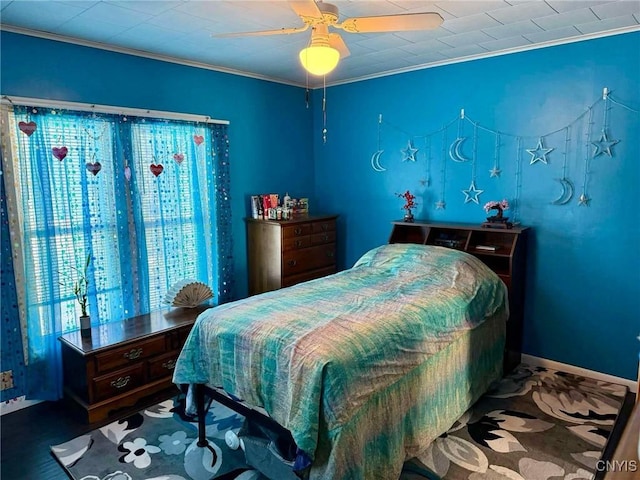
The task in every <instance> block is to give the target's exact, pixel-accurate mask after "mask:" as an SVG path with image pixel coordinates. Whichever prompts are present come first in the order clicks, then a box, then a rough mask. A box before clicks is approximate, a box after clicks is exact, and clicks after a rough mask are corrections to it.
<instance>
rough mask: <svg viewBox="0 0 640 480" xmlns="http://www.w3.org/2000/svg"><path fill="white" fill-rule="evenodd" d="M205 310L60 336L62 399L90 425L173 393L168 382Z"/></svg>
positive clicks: (144, 317) (174, 312)
mask: <svg viewBox="0 0 640 480" xmlns="http://www.w3.org/2000/svg"><path fill="white" fill-rule="evenodd" d="M206 308H208V307H207V306H200V307H196V308H176V309H170V310H169V309H166V310H160V311H157V312H152V313H150V314H146V315H140V316H137V317H133V318H130V319H127V320H124V321H121V322H114V323H109V324H106V325H101V326H99V327H93V328H92V329H91V336H90V337H86V338H85V337H83V336H82V335H81V334H80V331H75V332H70V333H67V334H64V335H62V336H61V337H60V338H59V340H60V342H61V345H62V362H63V373H64V394H65V398H66V399H67V400H70V401H71V402H72V403H73V404H75V405H79V406H80V407H81V409H82V411H83V412H84V413H85V415H84V417H85V420H87V421H88V422H89V423H95V422H100V421H103V420H107V419H110V418H115V417H116V416H120V415H122V414H124V413H126V412H129V411H135V410H137V409H139V408H140V407H142V406H145V405H144V404H145V403H146V404H147V405H148V404H151V403H153V402H154V401H156V400H157V399H158V398H159V397H160V396H163V395H164V396H165V398H166V396H169V395H170V394H171V393H177V388H176V386H175V385H174V384H173V382H172V376H173V369H174V368H175V364H176V360H177V358H178V355H179V354H180V350H181V349H182V346H183V345H184V342H185V340H186V338H187V335H188V334H189V332H190V331H191V327H192V326H193V323H194V322H195V320H196V318H197V316H198V315H199V314H200V313H202V312H203V311H204V310H205V309H206Z"/></svg>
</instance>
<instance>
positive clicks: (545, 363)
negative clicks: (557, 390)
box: [522, 353, 638, 392]
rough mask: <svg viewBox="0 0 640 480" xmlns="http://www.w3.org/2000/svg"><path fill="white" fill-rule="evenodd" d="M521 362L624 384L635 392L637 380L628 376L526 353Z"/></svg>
mask: <svg viewBox="0 0 640 480" xmlns="http://www.w3.org/2000/svg"><path fill="white" fill-rule="evenodd" d="M522 363H526V364H527V365H531V366H532V367H545V368H549V369H551V370H560V371H562V372H567V373H573V374H575V375H582V376H583V377H589V378H594V379H596V380H602V381H603V382H609V383H617V384H618V385H625V386H627V387H629V389H630V390H631V391H632V392H636V391H637V388H638V382H636V381H633V380H629V379H628V378H622V377H616V376H614V375H609V374H607V373H600V372H596V371H594V370H588V369H586V368H582V367H576V366H575V365H569V364H568V363H561V362H556V361H554V360H547V359H546V358H540V357H534V356H533V355H527V354H526V353H523V354H522Z"/></svg>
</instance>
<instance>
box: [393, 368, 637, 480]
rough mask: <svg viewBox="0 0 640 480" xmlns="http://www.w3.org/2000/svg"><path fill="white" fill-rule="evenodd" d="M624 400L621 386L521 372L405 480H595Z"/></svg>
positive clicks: (565, 375)
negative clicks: (426, 479)
mask: <svg viewBox="0 0 640 480" xmlns="http://www.w3.org/2000/svg"><path fill="white" fill-rule="evenodd" d="M626 393H627V387H626V386H623V385H617V384H612V383H607V382H603V381H599V380H593V379H590V378H585V377H581V376H576V375H572V374H568V373H564V372H561V371H556V370H549V369H545V368H534V367H529V366H526V365H520V366H519V367H518V368H517V369H516V370H514V371H513V372H512V373H511V374H510V375H508V376H507V377H505V378H504V379H502V380H501V381H500V382H499V383H497V384H496V385H495V386H494V388H492V389H491V390H490V391H489V392H487V393H486V394H485V395H484V396H483V397H482V398H481V399H480V400H479V401H478V402H476V404H475V405H474V406H473V407H472V408H471V409H469V410H468V411H467V412H466V413H465V414H464V415H463V416H462V418H460V419H459V420H458V421H457V422H456V423H455V424H454V425H453V426H452V427H451V428H450V429H449V431H448V432H446V433H445V434H443V435H441V436H440V437H438V438H437V439H436V440H435V441H434V442H433V443H432V444H431V445H430V446H429V448H428V449H427V451H426V452H425V453H424V454H423V455H421V456H420V458H419V459H414V460H411V461H410V462H409V463H408V464H407V465H406V466H405V467H406V470H407V472H408V473H407V475H406V477H405V478H406V479H407V480H410V479H411V480H414V479H423V478H425V476H426V475H425V473H426V472H435V473H436V474H437V476H436V475H432V476H430V478H444V479H452V480H462V479H465V480H507V479H509V480H547V479H565V480H581V479H592V478H593V477H594V475H595V473H596V466H597V463H598V460H599V459H600V457H601V455H602V452H603V450H604V447H605V444H606V442H607V439H608V437H609V434H610V433H611V430H612V429H613V425H614V423H615V420H616V418H617V415H618V413H619V411H620V409H621V408H622V404H623V403H624V397H625V395H626ZM425 471H426V472H425ZM409 472H418V474H412V473H409ZM419 473H422V475H420V474H419Z"/></svg>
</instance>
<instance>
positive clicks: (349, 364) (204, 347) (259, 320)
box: [173, 244, 508, 480]
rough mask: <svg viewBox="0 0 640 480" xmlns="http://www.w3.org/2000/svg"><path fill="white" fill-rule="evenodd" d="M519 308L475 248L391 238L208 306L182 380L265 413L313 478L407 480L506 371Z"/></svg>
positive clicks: (181, 363)
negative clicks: (408, 464) (327, 266)
mask: <svg viewBox="0 0 640 480" xmlns="http://www.w3.org/2000/svg"><path fill="white" fill-rule="evenodd" d="M507 317H508V302H507V291H506V287H505V285H504V283H503V282H502V281H501V280H500V279H499V278H498V276H497V275H496V274H495V273H494V272H492V271H491V270H490V269H489V268H488V267H487V266H486V265H484V264H483V263H482V262H481V261H480V260H478V259H477V258H475V257H473V256H472V255H469V254H467V253H465V252H460V251H457V250H452V249H448V248H444V247H438V246H429V245H414V244H390V245H383V246H380V247H377V248H374V249H372V250H370V251H369V252H367V253H365V254H364V255H363V256H362V257H361V258H360V259H359V260H358V261H357V262H356V264H355V265H354V266H353V267H352V268H351V269H348V270H345V271H342V272H339V273H336V274H334V275H330V276H328V277H324V278H321V279H317V280H312V281H309V282H305V283H301V284H298V285H295V286H292V287H289V288H285V289H281V290H276V291H273V292H268V293H264V294H260V295H256V296H253V297H249V298H246V299H243V300H239V301H235V302H232V303H228V304H224V305H220V306H217V307H215V308H212V309H209V310H207V311H205V312H204V313H202V314H201V315H200V316H199V317H198V319H197V321H196V323H195V325H194V327H193V329H192V331H191V333H190V335H189V337H188V339H187V341H186V343H185V345H184V347H183V350H182V352H181V354H180V356H179V358H178V361H177V364H176V368H175V371H174V377H173V381H174V383H176V384H178V385H181V386H184V385H190V386H194V385H200V386H207V387H208V388H211V389H214V390H217V391H223V392H226V394H228V396H229V397H231V398H233V399H234V400H241V401H242V403H243V404H246V405H251V406H255V407H258V408H260V409H263V412H264V413H265V414H266V415H267V416H268V417H269V418H270V419H272V420H273V421H275V422H277V424H278V425H280V426H282V427H283V428H284V429H286V430H287V431H289V432H290V433H291V436H292V438H293V440H295V444H296V446H297V449H298V455H299V458H298V459H297V461H296V465H297V467H296V468H300V469H301V470H302V469H304V472H305V476H308V477H309V478H310V479H312V480H313V479H332V480H340V479H345V480H346V479H349V480H356V479H384V480H389V479H395V478H398V477H399V475H400V472H401V470H402V465H403V463H404V461H405V460H406V459H409V458H412V457H416V456H419V454H420V453H422V452H423V451H424V450H425V449H426V447H427V446H428V445H429V443H431V442H432V441H433V440H434V439H435V438H436V437H437V436H439V435H440V434H442V433H443V432H445V431H446V430H447V429H448V428H449V427H450V426H451V425H452V424H453V423H454V422H455V420H457V419H458V418H459V417H460V416H461V415H462V414H463V413H464V412H465V411H466V410H467V409H468V408H469V407H470V406H471V405H472V404H473V403H474V402H475V401H476V400H477V399H478V398H479V397H480V396H481V395H482V394H483V393H484V392H485V391H486V390H487V389H488V387H489V385H490V384H491V383H492V382H493V381H495V380H497V379H499V378H500V376H501V374H502V359H503V350H504V341H505V323H506V320H507ZM200 403H201V402H200ZM202 408H203V407H202V405H200V409H201V411H202ZM201 430H202V428H201ZM305 467H306V468H305Z"/></svg>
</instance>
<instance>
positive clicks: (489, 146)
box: [314, 33, 640, 379]
mask: <svg viewBox="0 0 640 480" xmlns="http://www.w3.org/2000/svg"><path fill="white" fill-rule="evenodd" d="M603 87H608V89H609V90H610V91H612V94H611V98H615V99H617V100H619V101H621V102H623V103H624V104H626V105H627V106H630V107H631V108H633V109H634V110H635V111H636V112H635V113H634V112H631V111H629V110H628V109H625V108H623V107H620V106H617V105H614V104H611V103H610V104H609V106H610V107H611V108H610V109H609V117H608V127H609V128H608V132H607V133H608V136H609V139H616V140H620V142H619V143H617V144H616V145H614V146H613V147H612V152H613V157H608V156H606V155H599V156H597V157H596V158H594V159H592V160H590V173H589V175H588V183H587V192H588V196H589V197H591V198H592V201H591V203H590V205H589V206H578V202H577V198H578V196H579V195H580V194H581V193H582V186H583V181H584V166H585V159H586V158H588V157H590V156H591V155H592V154H593V146H592V145H591V146H589V147H588V148H587V146H586V140H587V137H586V128H585V127H584V124H585V123H586V118H587V117H588V116H587V115H585V116H584V118H583V120H584V121H583V122H578V123H575V124H573V122H574V120H576V119H577V118H578V117H580V116H581V115H583V114H584V113H585V112H587V110H588V107H589V106H591V105H592V104H593V103H594V102H596V101H597V100H598V99H599V98H602V93H603ZM314 95H315V96H314V101H315V102H316V104H317V105H319V104H320V103H319V102H320V99H321V95H322V92H320V91H316V92H314ZM603 104H604V102H599V103H598V104H597V105H595V106H594V108H593V113H594V115H593V119H592V122H593V126H592V132H593V133H592V135H591V140H592V141H596V140H599V138H600V131H601V129H602V124H603V121H604V116H603V113H604V110H603ZM327 106H328V107H327V108H328V119H327V129H328V135H329V140H328V142H327V143H326V144H323V143H322V141H321V138H320V137H319V135H318V132H319V131H320V130H321V117H320V115H319V114H318V112H316V114H315V126H314V130H315V132H314V133H315V135H314V138H315V176H316V192H317V193H318V194H319V196H320V194H321V199H322V202H323V203H324V204H325V205H326V210H329V211H336V212H339V213H340V214H341V217H340V237H341V244H340V252H339V253H340V255H339V258H340V259H341V261H342V264H343V266H350V265H352V264H353V263H354V262H355V261H356V260H357V259H358V257H359V256H360V255H361V254H362V253H364V252H365V251H366V250H367V249H369V248H371V247H374V246H376V245H379V244H381V243H384V242H386V241H387V240H388V236H389V233H390V223H389V222H390V221H392V220H395V219H399V218H401V216H402V212H401V210H400V207H401V205H402V202H401V200H400V199H398V198H396V197H395V196H394V194H395V193H396V192H404V191H405V190H407V189H410V190H411V191H412V192H413V193H415V194H416V195H417V197H418V199H417V201H418V203H419V204H420V206H419V207H418V209H417V212H414V213H416V218H419V219H427V220H434V221H455V222H470V223H474V224H480V223H481V222H482V221H483V220H484V218H485V217H486V215H485V212H484V210H483V209H482V206H483V205H484V203H485V202H487V201H489V200H500V199H502V198H507V199H509V200H511V201H513V200H514V199H515V198H516V191H517V187H518V184H520V188H519V191H520V193H519V195H518V197H519V198H518V200H519V201H518V202H517V203H518V205H519V220H520V221H521V223H522V224H523V225H527V226H530V227H532V229H531V234H532V235H531V238H530V244H529V249H528V250H529V251H528V274H527V285H526V291H527V294H526V295H527V296H526V312H525V314H526V315H525V329H524V351H525V352H526V353H529V354H531V355H535V356H539V357H543V358H547V359H551V360H555V361H559V362H564V363H568V364H572V365H577V366H581V367H584V368H588V369H593V370H596V371H600V372H604V373H608V374H613V375H617V376H621V377H624V378H630V379H635V378H636V375H637V368H638V350H639V349H640V344H639V343H638V341H637V340H636V336H637V335H638V333H640V308H639V303H638V299H640V213H639V211H640V210H639V209H638V191H639V190H638V188H639V184H640V161H638V159H639V158H640V142H638V134H640V118H639V117H640V115H639V113H638V111H639V110H640V33H632V34H626V35H618V36H613V37H607V38H601V39H596V40H590V41H585V42H579V43H573V44H567V45H562V46H555V47H551V48H545V49H540V50H532V51H528V52H522V53H518V54H512V55H505V56H500V57H494V58H488V59H482V60H476V61H471V62H466V63H459V64H454V65H449V66H443V67H438V68H432V69H426V70H420V71H415V72H410V73H405V74H400V75H394V76H389V77H383V78H379V79H373V80H368V81H363V82H357V83H352V84H345V85H342V86H336V87H333V88H330V89H328V91H327ZM462 108H464V109H465V115H466V116H467V117H469V118H471V119H472V120H473V121H474V122H477V123H479V124H480V126H481V127H486V128H488V129H489V130H493V131H498V132H501V133H513V134H515V135H519V136H522V137H526V138H523V145H522V147H523V148H524V149H534V148H535V146H536V144H537V140H538V136H541V135H546V134H548V133H550V132H553V131H555V130H557V129H562V128H563V127H565V126H567V125H570V124H573V126H572V130H571V140H570V142H569V146H568V148H567V149H566V150H565V132H564V130H562V131H561V132H559V133H558V134H554V135H551V136H548V137H545V138H544V146H545V147H546V148H551V147H554V148H555V150H554V151H552V152H551V153H550V154H549V155H548V157H547V158H548V163H547V164H546V165H545V164H543V163H542V162H540V161H538V162H536V163H534V164H533V165H531V164H530V160H531V159H532V157H531V155H530V154H529V153H527V152H526V151H524V152H522V151H521V155H522V156H521V159H522V160H521V162H522V163H521V174H520V175H518V174H517V160H518V148H517V139H516V138H513V137H508V136H506V135H501V143H502V146H501V148H500V149H499V154H500V167H501V169H502V174H501V176H500V177H499V178H489V170H490V169H491V168H492V166H493V163H494V159H495V157H496V155H495V136H494V135H492V134H488V133H486V132H485V131H483V130H481V129H480V130H479V133H478V136H477V138H478V142H477V147H476V186H477V188H479V189H483V190H484V193H483V194H481V195H480V203H479V205H477V204H475V203H473V202H470V203H466V204H465V203H464V200H465V197H464V195H463V194H462V190H463V189H467V188H468V187H469V185H470V181H471V176H472V166H471V163H470V162H468V163H455V162H452V161H451V160H447V162H448V163H447V165H446V177H445V178H446V182H445V189H444V190H445V201H446V208H445V209H444V210H436V209H435V206H434V202H436V201H438V200H439V199H440V198H439V197H440V195H441V191H442V168H443V163H442V161H443V158H445V159H447V158H448V153H447V150H445V151H444V152H443V150H442V147H441V146H442V144H443V143H444V142H443V141H442V135H441V134H437V135H434V136H433V137H432V138H431V147H432V148H431V157H430V160H429V161H428V160H427V158H426V155H425V152H426V145H427V144H426V141H427V137H428V134H430V133H431V132H435V131H437V130H439V129H441V128H442V126H443V125H445V124H447V123H448V122H449V121H451V120H455V119H456V117H457V116H459V115H460V110H461V109H462ZM379 114H382V115H383V123H382V126H381V129H380V139H381V142H380V143H381V145H380V148H381V149H384V153H383V154H382V156H381V158H380V163H381V164H382V165H383V166H385V167H386V168H387V170H386V171H385V172H376V171H374V170H373V168H372V167H371V163H370V159H371V156H372V154H373V153H374V152H375V151H376V150H377V149H378V146H377V142H378V115H379ZM463 125H464V130H463V136H465V137H467V140H466V141H465V143H464V148H463V152H464V153H465V154H466V156H468V157H472V156H473V136H474V135H473V126H472V125H471V124H470V123H468V122H465V123H464V124H463ZM457 130H458V123H457V122H455V123H454V125H452V126H451V128H449V129H448V130H447V142H446V143H445V147H447V149H448V145H449V144H450V143H451V142H452V141H453V140H454V139H455V137H456V136H457ZM412 136H413V137H414V147H415V148H419V152H418V154H417V161H416V162H415V163H413V162H408V161H405V162H403V161H402V159H403V155H402V153H401V151H400V150H401V149H403V148H405V147H406V146H407V142H408V140H409V138H410V137H412ZM565 151H566V152H567V169H566V176H567V177H568V178H570V179H571V180H572V182H573V183H574V185H575V190H576V193H575V196H574V198H573V199H572V200H571V201H570V202H569V203H568V204H566V205H562V206H558V205H552V204H551V202H552V201H553V200H555V199H556V198H557V197H558V196H559V194H560V192H561V187H560V184H559V183H558V182H557V181H556V180H555V179H557V178H560V177H562V176H563V174H562V173H563V168H562V167H563V163H564V155H563V153H564V152H565ZM429 165H430V168H428V166H429ZM428 176H429V177H430V178H431V182H430V183H429V184H428V185H425V186H423V185H422V184H421V182H420V180H424V179H426V178H428ZM518 179H519V181H518ZM506 213H507V214H511V213H513V211H507V212H506Z"/></svg>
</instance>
